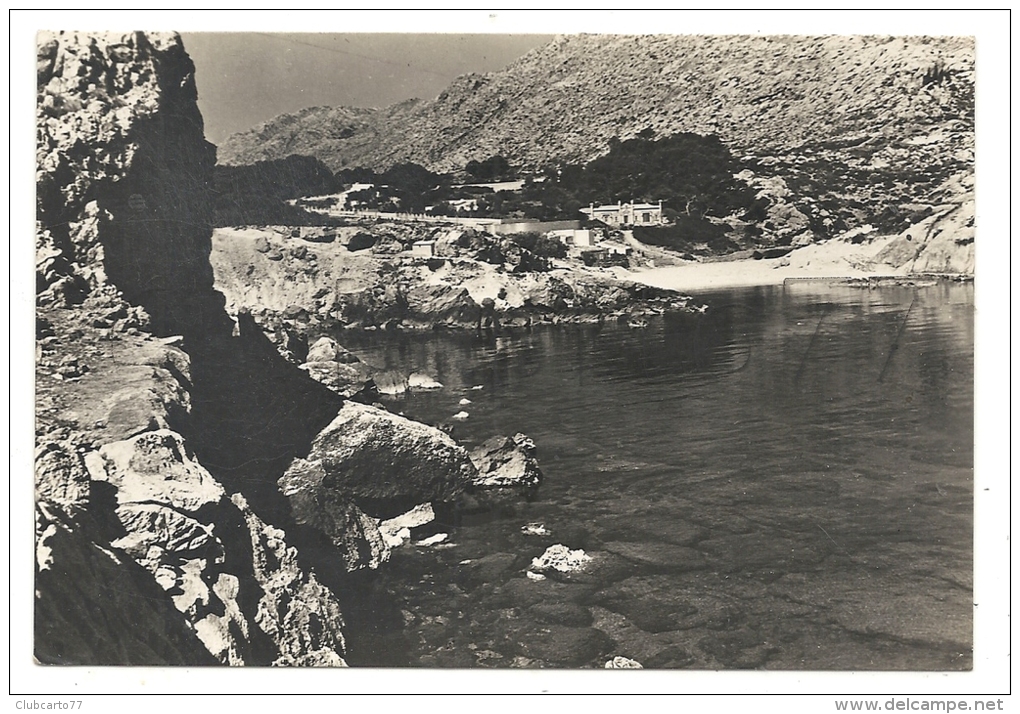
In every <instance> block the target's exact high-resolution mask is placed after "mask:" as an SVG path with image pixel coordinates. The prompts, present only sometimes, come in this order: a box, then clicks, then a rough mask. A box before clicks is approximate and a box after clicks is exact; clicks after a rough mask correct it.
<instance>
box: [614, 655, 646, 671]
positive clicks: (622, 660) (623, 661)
mask: <svg viewBox="0 0 1020 714" xmlns="http://www.w3.org/2000/svg"><path fill="white" fill-rule="evenodd" d="M606 669H644V667H642V666H641V663H640V662H637V661H635V660H632V659H630V658H628V657H613V658H612V659H611V660H609V661H608V662H606Z"/></svg>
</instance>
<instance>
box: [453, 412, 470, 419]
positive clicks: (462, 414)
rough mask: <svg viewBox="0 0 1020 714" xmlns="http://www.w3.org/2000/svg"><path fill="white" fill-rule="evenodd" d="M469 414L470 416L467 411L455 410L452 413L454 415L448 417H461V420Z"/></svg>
mask: <svg viewBox="0 0 1020 714" xmlns="http://www.w3.org/2000/svg"><path fill="white" fill-rule="evenodd" d="M469 416H470V415H469V414H468V413H467V412H465V411H459V412H457V413H456V414H454V415H453V416H452V417H450V418H451V419H461V420H463V419H467V418H468V417H469Z"/></svg>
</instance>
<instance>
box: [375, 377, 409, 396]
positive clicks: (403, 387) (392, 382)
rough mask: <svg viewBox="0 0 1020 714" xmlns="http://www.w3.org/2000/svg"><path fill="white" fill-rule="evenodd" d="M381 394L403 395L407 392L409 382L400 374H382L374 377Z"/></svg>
mask: <svg viewBox="0 0 1020 714" xmlns="http://www.w3.org/2000/svg"><path fill="white" fill-rule="evenodd" d="M374 380H375V386H376V389H378V390H379V393H380V394H389V395H391V396H392V395H394V394H403V393H404V392H406V391H407V380H406V379H404V375H402V374H400V373H399V372H380V373H379V374H376V375H375V377H374Z"/></svg>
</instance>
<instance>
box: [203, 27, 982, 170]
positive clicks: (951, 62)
mask: <svg viewBox="0 0 1020 714" xmlns="http://www.w3.org/2000/svg"><path fill="white" fill-rule="evenodd" d="M973 80H974V43H973V41H972V40H971V39H968V38H946V37H940V38H928V37H796V36H782V37H748V36H740V37H725V36H696V35H688V36H683V35H649V36H614V35H571V36H565V37H560V38H558V39H556V40H554V41H553V42H551V43H549V44H548V45H546V46H544V47H541V48H539V49H536V50H534V51H532V52H530V53H528V54H527V55H525V56H524V57H522V58H521V59H519V60H518V61H516V62H515V63H513V64H511V65H510V66H508V67H507V68H505V69H504V70H502V71H500V72H494V73H490V74H484V75H466V76H463V77H460V78H459V79H458V80H456V81H455V82H454V83H453V84H451V85H450V87H448V88H447V89H446V90H445V91H444V92H443V93H442V94H440V95H439V96H438V97H436V98H435V99H434V100H432V101H424V102H408V103H404V104H400V105H397V106H394V107H390V108H387V109H383V110H379V111H375V112H372V111H369V110H356V109H346V108H344V109H340V108H325V107H319V108H315V109H307V110H303V111H302V112H299V113H297V114H293V115H285V116H281V117H278V118H276V119H274V120H272V121H271V122H268V123H267V124H264V125H262V126H259V127H256V128H255V129H252V130H250V131H248V132H244V133H241V134H236V135H234V136H232V137H230V138H229V139H228V140H227V141H226V142H224V144H223V145H222V146H221V147H220V161H221V162H223V163H235V164H236V163H252V162H254V161H256V160H263V159H267V158H282V157H283V156H285V155H286V154H288V153H307V154H309V155H313V156H316V157H318V158H320V159H322V160H323V161H325V162H326V163H327V164H328V165H330V166H331V167H333V168H334V169H340V168H343V167H351V166H358V165H363V166H369V167H372V168H375V169H380V170H381V169H385V168H387V167H388V166H390V165H392V164H394V163H398V162H402V161H414V162H417V163H420V164H422V165H424V166H427V167H428V168H431V169H433V170H449V169H459V168H462V167H463V166H464V164H465V163H467V161H468V160H471V159H483V158H486V157H488V156H492V155H495V154H502V155H504V156H506V157H508V158H509V159H510V160H511V162H512V163H514V164H515V165H518V166H523V167H525V168H538V167H541V166H544V165H547V164H550V163H556V162H562V161H572V162H580V163H584V162H587V161H589V160H591V159H593V158H595V157H596V156H599V155H601V154H603V153H605V151H606V150H607V147H608V142H609V139H611V138H613V137H618V138H620V139H626V138H629V137H631V136H635V135H636V134H637V133H638V132H640V131H642V130H643V129H646V128H651V129H653V130H654V131H655V132H656V133H657V134H659V135H665V134H674V133H680V132H694V133H699V134H718V135H719V136H720V137H722V139H723V140H724V141H725V142H726V143H727V144H729V145H731V146H732V147H734V148H736V149H738V150H739V151H740V152H742V153H745V154H748V153H750V154H757V155H766V156H767V155H776V154H781V153H783V152H787V151H790V150H792V149H795V148H797V147H801V146H805V145H811V144H821V143H824V142H837V141H839V140H848V141H851V143H853V144H854V145H859V144H860V143H861V142H862V141H864V140H865V139H866V138H867V137H869V136H872V135H879V136H886V137H890V138H891V137H899V138H900V139H901V140H903V141H908V140H913V141H914V142H915V143H920V142H917V141H916V138H917V137H918V136H928V135H929V134H931V130H932V129H933V128H935V127H942V128H944V129H946V130H951V131H954V132H963V133H965V132H967V131H969V130H971V129H972V120H973ZM854 138H856V139H857V141H856V142H853V141H852V139H854ZM945 148H946V147H943V149H945Z"/></svg>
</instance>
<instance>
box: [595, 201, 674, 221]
mask: <svg viewBox="0 0 1020 714" xmlns="http://www.w3.org/2000/svg"><path fill="white" fill-rule="evenodd" d="M581 213H584V214H586V215H587V216H588V218H590V219H592V220H595V221H601V222H603V223H605V224H606V225H607V226H660V225H662V224H663V223H665V221H664V220H663V218H662V201H659V202H658V204H655V203H633V202H631V203H612V204H609V205H604V206H596V205H595V204H594V203H593V204H591V205H590V206H589V207H588V208H582V209H581Z"/></svg>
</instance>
